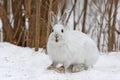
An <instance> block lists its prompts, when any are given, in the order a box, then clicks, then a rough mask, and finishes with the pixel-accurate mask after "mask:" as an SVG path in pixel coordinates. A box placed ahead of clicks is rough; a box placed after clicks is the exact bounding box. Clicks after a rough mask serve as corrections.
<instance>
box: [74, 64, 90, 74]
mask: <svg viewBox="0 0 120 80" xmlns="http://www.w3.org/2000/svg"><path fill="white" fill-rule="evenodd" d="M87 69H88V67H87V66H86V65H85V64H76V65H74V66H73V68H72V72H73V73H75V72H80V71H83V70H87Z"/></svg>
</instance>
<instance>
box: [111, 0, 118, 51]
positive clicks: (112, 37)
mask: <svg viewBox="0 0 120 80" xmlns="http://www.w3.org/2000/svg"><path fill="white" fill-rule="evenodd" d="M114 1H115V3H114V5H115V8H114V9H115V10H114V14H113V23H112V27H111V43H112V49H116V44H115V27H116V16H117V5H118V0H114Z"/></svg>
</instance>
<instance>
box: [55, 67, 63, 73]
mask: <svg viewBox="0 0 120 80" xmlns="http://www.w3.org/2000/svg"><path fill="white" fill-rule="evenodd" d="M56 71H57V72H58V73H64V72H65V68H64V66H60V67H59V68H57V69H56Z"/></svg>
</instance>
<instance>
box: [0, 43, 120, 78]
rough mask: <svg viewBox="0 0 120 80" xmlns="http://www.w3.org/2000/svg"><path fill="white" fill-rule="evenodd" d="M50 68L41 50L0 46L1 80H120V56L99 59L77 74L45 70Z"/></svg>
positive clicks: (107, 56)
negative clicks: (90, 67)
mask: <svg viewBox="0 0 120 80" xmlns="http://www.w3.org/2000/svg"><path fill="white" fill-rule="evenodd" d="M50 64H51V61H50V60H49V57H48V56H47V55H46V54H44V53H43V52H42V50H40V51H38V52H34V50H33V49H31V48H22V47H18V46H15V45H12V44H10V43H0V80H120V53H115V52H114V53H111V54H109V55H101V56H100V58H99V60H98V62H97V64H96V65H95V66H94V67H93V68H92V69H89V70H87V71H82V72H78V73H68V72H67V73H57V72H55V71H49V70H46V67H47V66H49V65H50Z"/></svg>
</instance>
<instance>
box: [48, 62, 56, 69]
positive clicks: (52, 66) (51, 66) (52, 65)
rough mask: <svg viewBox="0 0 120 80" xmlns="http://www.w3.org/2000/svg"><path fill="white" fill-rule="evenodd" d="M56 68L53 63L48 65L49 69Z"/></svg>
mask: <svg viewBox="0 0 120 80" xmlns="http://www.w3.org/2000/svg"><path fill="white" fill-rule="evenodd" d="M55 68H56V65H55V64H54V63H52V64H51V65H50V66H48V67H47V69H48V70H54V69H55Z"/></svg>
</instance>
